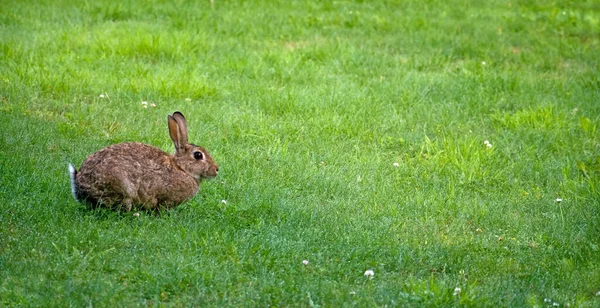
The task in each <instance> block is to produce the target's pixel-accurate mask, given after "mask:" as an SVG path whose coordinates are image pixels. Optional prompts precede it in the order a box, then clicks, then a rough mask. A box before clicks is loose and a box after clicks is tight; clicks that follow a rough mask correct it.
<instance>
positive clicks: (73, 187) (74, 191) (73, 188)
mask: <svg viewBox="0 0 600 308" xmlns="http://www.w3.org/2000/svg"><path fill="white" fill-rule="evenodd" d="M69 174H70V175H71V194H73V198H74V199H75V201H78V202H79V199H77V182H76V179H75V176H76V175H77V169H75V166H73V165H72V164H69Z"/></svg>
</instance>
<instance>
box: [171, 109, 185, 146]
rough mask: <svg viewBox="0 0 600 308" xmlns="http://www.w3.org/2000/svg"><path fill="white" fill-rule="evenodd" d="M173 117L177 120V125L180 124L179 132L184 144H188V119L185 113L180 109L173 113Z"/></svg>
mask: <svg viewBox="0 0 600 308" xmlns="http://www.w3.org/2000/svg"><path fill="white" fill-rule="evenodd" d="M173 118H174V119H175V120H176V121H177V125H178V126H179V134H180V137H181V140H182V141H183V144H184V145H186V144H187V142H188V132H187V121H186V120H185V117H184V116H183V114H182V113H181V112H179V111H175V112H174V113H173Z"/></svg>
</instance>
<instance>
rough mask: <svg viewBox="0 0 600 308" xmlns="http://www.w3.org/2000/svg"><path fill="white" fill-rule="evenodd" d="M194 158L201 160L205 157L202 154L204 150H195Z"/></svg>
mask: <svg viewBox="0 0 600 308" xmlns="http://www.w3.org/2000/svg"><path fill="white" fill-rule="evenodd" d="M194 158H195V159H198V160H200V159H202V158H204V155H203V154H202V152H194Z"/></svg>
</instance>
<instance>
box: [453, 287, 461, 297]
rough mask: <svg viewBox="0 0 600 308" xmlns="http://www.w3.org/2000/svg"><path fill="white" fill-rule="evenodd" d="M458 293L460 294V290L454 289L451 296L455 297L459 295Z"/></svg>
mask: <svg viewBox="0 0 600 308" xmlns="http://www.w3.org/2000/svg"><path fill="white" fill-rule="evenodd" d="M460 292H462V290H461V289H460V288H459V287H456V288H454V293H452V295H454V296H457V295H460Z"/></svg>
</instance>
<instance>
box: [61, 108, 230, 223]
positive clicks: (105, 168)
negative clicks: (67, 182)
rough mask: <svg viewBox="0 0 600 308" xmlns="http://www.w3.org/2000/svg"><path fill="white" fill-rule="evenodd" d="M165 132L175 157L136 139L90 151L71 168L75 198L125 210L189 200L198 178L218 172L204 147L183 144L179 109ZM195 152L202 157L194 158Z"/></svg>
mask: <svg viewBox="0 0 600 308" xmlns="http://www.w3.org/2000/svg"><path fill="white" fill-rule="evenodd" d="M169 133H170V136H171V139H172V140H173V143H174V144H175V154H174V155H170V154H168V153H166V152H164V151H162V150H160V149H158V148H156V147H153V146H150V145H147V144H142V143H138V142H130V143H120V144H115V145H111V146H108V147H106V148H104V149H101V150H99V151H98V152H96V153H94V154H92V155H90V156H89V157H88V158H87V159H86V160H85V161H84V162H83V164H82V165H81V169H80V170H79V171H76V170H75V171H73V172H74V174H73V175H72V177H73V178H74V181H73V188H74V190H73V194H74V196H75V198H76V199H77V200H81V201H86V202H88V203H90V204H92V205H93V206H105V207H109V208H113V209H124V210H127V211H130V210H131V209H133V208H134V207H141V208H145V209H159V208H172V207H175V206H177V205H179V204H181V203H182V202H184V201H186V200H188V199H190V198H192V197H193V196H194V195H196V193H198V190H199V187H200V186H199V185H200V182H201V181H202V179H204V178H212V177H215V176H217V173H218V170H219V168H218V166H217V165H216V164H215V162H214V160H213V159H212V158H211V157H210V155H209V154H208V152H207V151H206V150H205V149H203V148H201V147H198V146H195V145H192V144H188V143H187V124H186V121H185V118H184V117H183V115H182V114H181V113H179V112H176V113H174V114H173V115H172V116H169ZM198 151H199V152H201V153H202V159H197V158H195V157H194V153H195V152H198Z"/></svg>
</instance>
